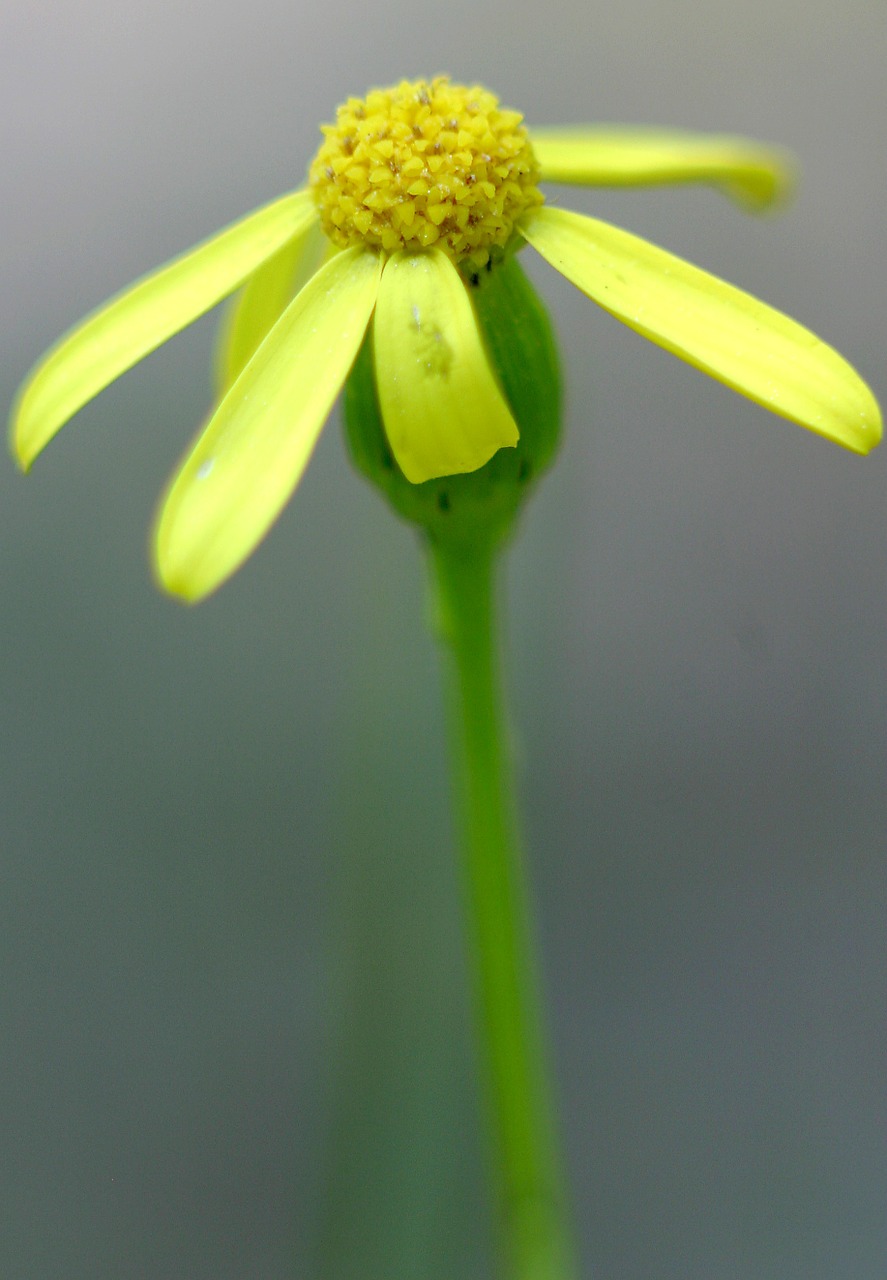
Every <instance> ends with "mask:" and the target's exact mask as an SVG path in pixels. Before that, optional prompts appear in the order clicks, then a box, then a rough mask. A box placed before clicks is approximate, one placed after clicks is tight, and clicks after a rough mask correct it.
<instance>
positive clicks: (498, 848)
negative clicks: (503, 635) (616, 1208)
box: [430, 539, 577, 1280]
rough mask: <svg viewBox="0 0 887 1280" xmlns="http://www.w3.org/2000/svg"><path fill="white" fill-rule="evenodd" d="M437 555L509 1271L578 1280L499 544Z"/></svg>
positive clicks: (523, 1276) (449, 547)
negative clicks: (520, 815)
mask: <svg viewBox="0 0 887 1280" xmlns="http://www.w3.org/2000/svg"><path fill="white" fill-rule="evenodd" d="M430 550H431V560H432V568H433V572H434V585H435V587H436V593H437V601H436V603H437V612H438V617H437V622H438V626H439V629H440V635H441V640H442V642H443V643H444V644H445V646H446V647H447V648H448V649H449V653H450V657H451V663H450V667H451V677H452V678H451V731H452V738H453V747H454V751H455V754H456V756H457V762H458V775H457V776H458V786H459V791H460V793H461V797H460V798H461V808H462V821H463V828H464V830H463V846H464V859H465V862H464V881H465V895H466V905H467V912H468V921H469V944H470V948H471V953H472V961H473V967H474V974H473V977H474V983H475V1003H476V1013H477V1021H478V1032H479V1039H480V1047H481V1070H482V1074H483V1077H484V1079H483V1085H484V1094H485V1100H486V1103H487V1109H488V1113H489V1121H490V1125H489V1127H490V1130H491V1139H492V1151H493V1164H494V1181H495V1188H496V1202H497V1216H498V1220H499V1226H500V1230H501V1233H502V1242H503V1249H504V1253H505V1256H506V1259H507V1272H506V1274H507V1275H508V1276H509V1277H510V1278H513V1280H573V1277H575V1276H576V1275H577V1271H576V1267H575V1262H574V1257H573V1246H572V1239H571V1233H570V1230H569V1227H568V1221H567V1219H568V1214H567V1210H566V1194H565V1179H564V1177H563V1174H562V1169H561V1156H560V1151H559V1144H558V1142H557V1139H556V1132H555V1123H554V1116H555V1108H554V1105H553V1101H552V1093H551V1087H550V1082H549V1073H548V1064H547V1053H546V1048H545V1035H544V1028H543V1019H542V1012H541V1002H540V987H539V978H538V974H537V966H536V957H535V948H534V939H533V932H532V924H531V919H530V904H529V898H528V891H527V885H526V879H525V873H524V866H523V858H522V855H521V850H520V845H519V841H518V824H517V817H516V811H515V803H514V796H513V788H512V779H511V767H510V760H509V752H508V737H507V733H506V724H505V714H504V706H503V696H502V689H501V676H500V669H499V667H500V663H499V658H500V654H499V643H498V635H497V628H496V622H495V607H494V587H495V581H494V579H495V560H496V555H497V551H498V544H497V543H496V541H494V540H493V539H489V540H486V541H472V542H471V543H470V544H468V543H460V544H453V543H445V544H442V543H440V542H437V541H435V542H432V543H431V544H430Z"/></svg>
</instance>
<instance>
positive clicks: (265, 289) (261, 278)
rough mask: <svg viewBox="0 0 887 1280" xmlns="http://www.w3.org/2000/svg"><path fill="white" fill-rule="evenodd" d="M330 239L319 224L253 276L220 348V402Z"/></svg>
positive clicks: (235, 301) (234, 305) (235, 304)
mask: <svg viewBox="0 0 887 1280" xmlns="http://www.w3.org/2000/svg"><path fill="white" fill-rule="evenodd" d="M328 245H329V241H328V240H327V239H326V237H325V236H324V234H323V232H322V231H321V229H320V223H319V222H314V223H312V224H311V225H310V227H309V228H308V231H307V232H306V234H305V235H302V236H297V237H296V238H295V239H294V240H290V241H289V243H287V244H285V245H284V246H283V248H282V249H278V251H277V253H275V254H274V256H273V257H272V258H269V259H268V261H267V262H263V263H262V265H261V266H260V267H259V268H258V270H257V271H254V272H253V274H252V275H251V276H250V277H249V279H248V280H247V282H246V284H245V285H244V286H243V288H242V289H241V291H240V293H239V294H238V295H237V297H236V298H232V300H231V302H230V304H229V310H228V313H227V315H226V316H225V319H224V322H223V324H222V327H221V330H220V332H219V338H218V343H217V346H216V370H215V373H216V398H217V399H219V400H221V398H222V397H223V396H224V395H225V394H226V393H227V392H228V391H229V389H230V388H231V387H232V386H233V385H234V383H235V382H236V381H237V379H238V378H239V376H240V374H241V373H242V372H243V370H244V368H245V367H246V365H247V364H248V363H249V361H250V360H251V359H252V356H253V354H254V352H255V350H256V348H257V347H258V345H259V343H260V342H261V341H262V339H263V338H264V337H265V336H266V335H267V334H268V333H269V331H270V330H271V329H272V328H273V326H274V325H275V324H276V323H277V321H278V320H279V319H280V317H281V316H282V315H283V313H284V311H285V310H286V308H287V307H288V306H289V304H290V302H292V300H293V298H294V297H295V295H296V294H297V293H298V292H299V290H300V289H301V288H302V287H303V286H304V285H306V284H307V283H308V281H309V280H310V279H311V277H312V276H313V275H314V272H315V271H316V270H317V268H318V267H319V266H320V264H321V262H322V260H323V256H324V248H325V247H326V246H328Z"/></svg>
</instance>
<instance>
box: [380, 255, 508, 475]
mask: <svg viewBox="0 0 887 1280" xmlns="http://www.w3.org/2000/svg"><path fill="white" fill-rule="evenodd" d="M373 339H374V349H375V362H376V385H377V388H378V393H379V406H380V408H381V410H382V420H383V422H384V423H385V432H386V435H387V436H388V443H389V444H390V446H391V449H392V452H393V453H394V456H395V458H396V459H397V462H398V465H399V466H400V469H401V471H403V473H404V475H405V476H406V478H407V479H408V480H409V481H411V483H413V484H420V483H421V482H422V481H423V480H432V479H434V478H435V477H437V476H449V475H456V474H457V473H460V472H464V471H476V470H477V469H478V467H482V466H483V465H484V463H485V462H489V460H490V458H492V456H493V454H494V453H496V451H497V450H498V449H501V448H503V447H505V446H509V445H512V446H513V445H515V444H517V439H518V430H517V426H516V425H515V422H514V418H513V417H512V415H511V410H510V409H509V407H508V405H507V403H506V401H505V398H504V396H503V395H502V392H501V391H500V390H499V387H498V385H497V383H496V379H495V377H494V376H493V372H492V370H491V368H490V363H489V360H488V359H487V355H486V352H485V351H484V347H483V342H482V340H481V337H480V332H479V330H478V324H477V318H476V317H475V314H474V307H473V306H472V304H471V299H470V298H469V296H468V291H467V288H466V286H465V284H464V283H463V281H462V278H461V276H460V275H459V273H458V271H457V270H456V268H455V267H454V266H453V264H452V262H451V261H450V259H449V258H448V257H447V256H446V255H445V254H444V253H442V252H440V250H432V251H430V252H427V253H415V254H409V253H396V254H394V256H393V257H392V258H391V259H390V260H389V262H388V264H387V265H386V267H385V271H384V273H383V275H382V281H381V284H380V286H379V300H378V303H377V305H376V314H375V318H374V320H373Z"/></svg>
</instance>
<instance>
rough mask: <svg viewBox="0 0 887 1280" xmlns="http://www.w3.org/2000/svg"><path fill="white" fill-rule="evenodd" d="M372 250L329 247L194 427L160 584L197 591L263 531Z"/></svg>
mask: <svg viewBox="0 0 887 1280" xmlns="http://www.w3.org/2000/svg"><path fill="white" fill-rule="evenodd" d="M380 272H381V258H380V257H379V255H378V254H375V253H368V252H367V251H366V250H364V249H362V248H354V249H346V250H345V251H344V252H342V253H339V254H337V255H336V256H335V257H334V258H333V259H332V260H331V261H330V262H329V263H327V265H326V266H325V267H322V268H321V269H320V271H318V272H317V274H316V275H315V276H314V277H313V279H312V280H310V281H309V283H308V284H307V285H306V286H305V288H304V289H303V290H302V291H301V293H299V294H298V295H297V296H296V298H295V299H294V301H293V302H291V303H290V305H289V307H287V309H286V311H285V312H284V313H283V315H282V316H281V318H280V319H279V320H278V322H277V324H276V325H275V326H274V328H273V329H272V330H271V332H270V334H269V335H268V336H267V338H266V339H265V341H264V342H263V343H262V344H261V346H260V347H259V349H258V350H257V352H256V354H255V355H254V356H253V358H252V360H251V361H250V362H249V364H248V365H247V366H246V368H245V369H244V371H243V373H242V374H241V376H240V377H239V378H238V379H237V381H236V382H235V384H234V386H233V387H232V388H231V390H230V392H229V393H228V395H227V396H226V397H225V399H224V400H223V401H222V403H221V405H220V406H219V408H218V409H217V411H216V413H215V415H214V417H213V418H212V420H211V421H210V423H209V425H208V426H207V427H206V429H205V431H203V432H202V434H201V435H200V436H199V437H198V439H197V441H196V443H195V445H194V447H193V449H192V450H191V452H190V454H189V455H188V456H187V457H186V459H185V461H184V463H183V464H182V467H181V469H180V470H179V472H178V474H177V475H176V476H175V478H174V479H173V481H172V484H171V486H170V488H169V491H168V493H167V495H166V498H165V500H164V502H163V504H162V506H161V509H160V512H159V516H158V523H157V529H156V539H155V548H154V552H155V566H156V572H157V576H158V578H159V580H160V582H161V583H162V585H163V586H164V587H165V588H166V589H167V590H168V591H170V592H172V593H173V594H174V595H179V596H182V597H183V598H184V599H185V600H199V599H200V598H201V597H202V596H205V595H208V594H209V592H210V591H213V590H215V588H216V587H218V586H219V585H220V583H222V582H223V581H224V580H225V578H227V577H228V576H229V575H230V574H231V573H233V572H234V570H235V569H236V568H238V566H239V565H240V564H241V563H242V562H243V561H244V560H245V559H246V557H247V556H248V555H249V554H250V552H251V551H252V550H253V549H254V548H255V547H256V545H257V544H258V543H259V542H260V541H261V539H262V538H263V537H264V536H265V534H266V533H267V531H268V529H269V528H270V526H271V525H272V523H273V522H274V520H275V519H276V518H277V516H278V515H279V513H280V511H281V509H282V508H283V506H284V504H285V503H286V501H287V499H288V498H289V496H290V494H291V493H292V491H293V489H294V488H295V487H296V485H297V483H298V481H299V478H300V477H301V475H302V472H303V471H304V469H305V466H306V465H307V463H308V459H309V458H310V456H311V452H312V450H313V449H314V445H315V443H316V442H317V437H318V436H319V435H320V431H321V428H322V427H323V424H324V422H325V421H326V419H327V416H328V414H329V412H330V409H331V408H332V405H333V401H334V400H335V398H336V396H337V395H338V393H339V389H340V388H341V386H342V384H343V382H344V381H345V378H346V377H347V375H348V370H349V369H350V368H351V365H352V363H353V361H354V358H355V356H356V355H357V352H358V350H359V348H360V344H361V342H362V341H363V338H364V334H365V332H366V327H367V325H368V323H369V319H370V316H371V315H372V311H373V306H374V304H375V301H376V293H377V290H378V283H379V274H380Z"/></svg>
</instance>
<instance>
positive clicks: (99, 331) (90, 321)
mask: <svg viewBox="0 0 887 1280" xmlns="http://www.w3.org/2000/svg"><path fill="white" fill-rule="evenodd" d="M316 217H317V214H316V211H315V208H314V203H313V200H312V197H311V195H310V193H309V192H307V191H297V192H293V193H292V194H290V195H287V196H283V197H282V199H279V200H275V201H274V202H273V203H272V204H268V205H265V206H264V207H263V208H261V209H257V210H255V212H253V213H251V214H249V215H248V216H247V217H245V218H242V219H241V220H240V221H239V222H235V223H234V224H233V226H230V227H228V228H227V229H226V230H224V231H220V232H219V233H218V234H217V235H214V236H212V237H211V238H210V239H209V240H205V241H204V242H203V243H202V244H200V245H198V246H197V247H196V248H194V249H190V250H189V251H188V252H187V253H184V254H182V256H181V257H179V258H176V259H175V260H174V261H173V262H170V263H168V264H167V265H166V266H165V267H161V268H160V269H159V270H158V271H154V272H152V273H151V274H150V275H148V276H145V278H144V279H142V280H141V281H139V282H138V283H137V284H135V285H133V286H131V287H130V288H129V289H126V290H125V291H124V292H123V293H120V294H118V295H117V297H116V298H113V299H112V300H111V301H110V302H107V303H105V305H104V306H103V307H100V308H99V310H98V311H95V312H93V314H92V315H91V316H89V317H88V318H87V319H86V320H84V321H83V322H82V323H81V324H79V325H78V326H77V327H76V328H75V329H73V330H72V331H71V332H70V333H69V334H68V335H67V336H66V337H64V338H62V339H61V341H60V342H58V343H57V344H56V346H54V347H53V348H52V349H51V350H50V351H49V352H48V353H47V355H46V356H44V358H43V360H42V361H41V362H40V363H39V364H38V365H37V366H36V368H35V369H34V370H33V371H32V373H31V375H30V377H29V378H28V380H27V382H26V383H25V385H24V386H23V387H22V389H21V392H20V394H19V399H18V402H17V404H16V407H15V410H14V411H13V418H12V432H13V447H14V450H15V453H16V456H17V457H18V460H19V462H20V463H21V465H22V466H23V467H29V466H30V465H31V463H32V462H33V460H34V458H36V456H37V454H38V453H39V452H40V450H41V449H42V448H43V447H44V446H45V445H46V444H47V443H48V442H49V441H50V440H51V439H52V437H53V436H54V435H55V433H56V432H57V431H58V429H59V428H60V427H61V426H63V425H64V424H65V423H66V422H67V421H68V419H69V418H70V417H72V416H73V415H74V414H75V413H76V412H77V410H78V409H81V408H82V407H83V405H85V404H86V403H87V401H89V400H91V399H92V398H93V396H95V395H97V394H98V393H99V392H100V391H101V390H103V389H104V388H105V387H106V386H107V385H108V384H109V383H110V382H113V381H114V379H115V378H119V377H120V375H121V374H122V373H125V371H126V370H127V369H129V368H131V367H132V365H134V364H135V363H136V362H137V361H138V360H141V359H142V358H143V357H144V356H146V355H147V354H148V353H149V352H150V351H153V350H154V348H155V347H159V346H160V344H161V343H162V342H166V340H167V338H171V337H172V335H173V334H174V333H178V332H179V330H180V329H184V328H185V326H186V325H189V324H190V323H191V322H192V320H196V319H197V317H198V316H200V315H202V314H203V313H204V311H208V310H209V309H210V307H213V306H215V304H216V303H217V302H219V301H220V300H221V299H222V298H224V297H226V296H227V295H228V294H229V293H233V291H234V290H235V289H236V288H237V287H238V286H239V285H240V284H242V283H243V281H244V280H245V279H246V278H247V276H249V275H250V274H251V273H252V272H253V271H255V270H256V268H257V267H258V266H260V265H261V263H263V262H264V261H265V259H266V258H269V257H270V256H271V255H272V254H274V253H276V252H277V250H278V249H280V247H281V246H282V245H284V244H286V242H287V241H288V240H291V239H293V238H294V237H297V236H299V235H302V234H304V232H305V231H306V230H307V229H308V227H309V226H310V225H311V223H312V222H314V221H315V219H316Z"/></svg>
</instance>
